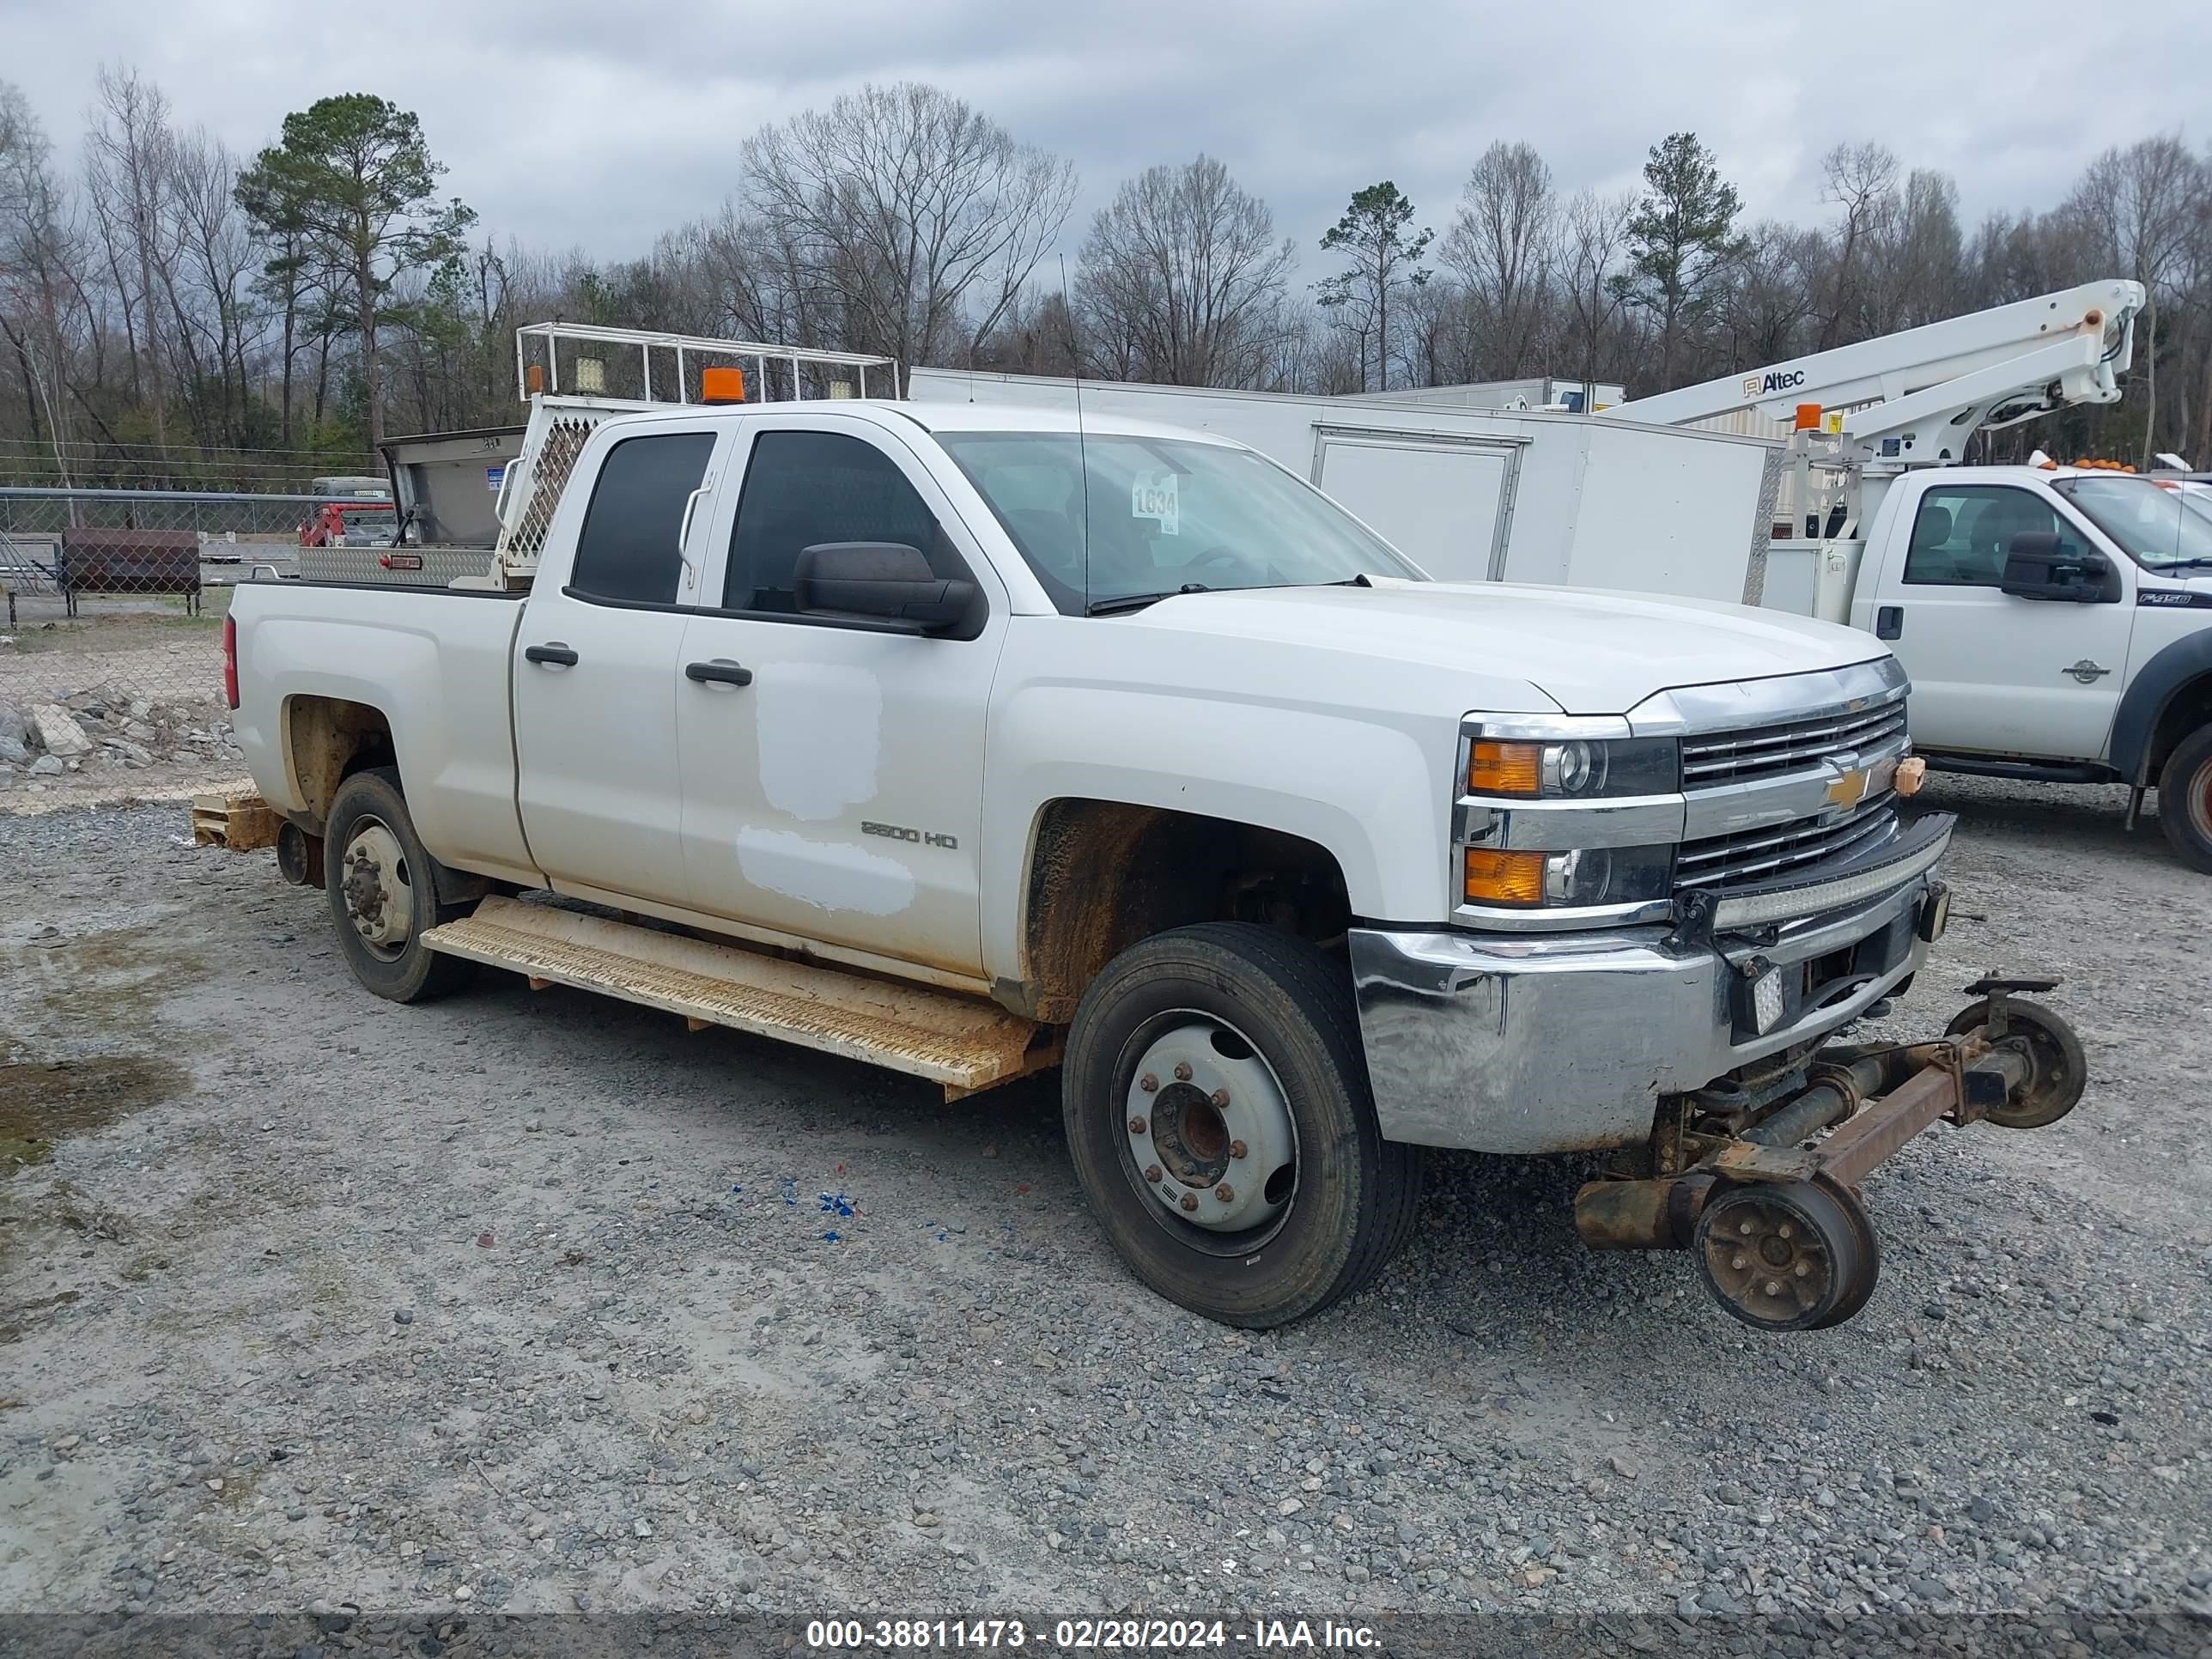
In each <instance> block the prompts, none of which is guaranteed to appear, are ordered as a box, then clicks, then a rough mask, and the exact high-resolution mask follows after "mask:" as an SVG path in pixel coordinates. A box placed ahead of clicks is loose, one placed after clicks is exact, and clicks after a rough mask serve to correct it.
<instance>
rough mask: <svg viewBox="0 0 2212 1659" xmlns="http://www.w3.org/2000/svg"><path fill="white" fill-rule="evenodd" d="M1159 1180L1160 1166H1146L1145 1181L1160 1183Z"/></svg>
mask: <svg viewBox="0 0 2212 1659" xmlns="http://www.w3.org/2000/svg"><path fill="white" fill-rule="evenodd" d="M1159 1178H1160V1166H1159V1165H1158V1164H1146V1166H1145V1179H1146V1180H1147V1181H1158V1179H1159Z"/></svg>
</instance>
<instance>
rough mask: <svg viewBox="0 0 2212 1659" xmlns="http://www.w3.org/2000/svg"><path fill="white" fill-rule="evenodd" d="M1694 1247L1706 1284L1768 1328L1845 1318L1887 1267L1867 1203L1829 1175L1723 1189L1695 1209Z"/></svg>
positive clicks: (1734, 1310) (1811, 1326)
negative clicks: (1864, 1205)
mask: <svg viewBox="0 0 2212 1659" xmlns="http://www.w3.org/2000/svg"><path fill="white" fill-rule="evenodd" d="M1693 1248H1694V1249H1695V1250H1696V1253H1697V1258H1698V1271H1699V1273H1701V1274H1703V1275H1704V1278H1705V1288H1706V1289H1708V1290H1710V1291H1711V1292H1712V1293H1713V1296H1714V1297H1715V1298H1716V1299H1717V1301H1718V1302H1719V1303H1720V1304H1721V1306H1722V1307H1723V1308H1725V1309H1727V1310H1729V1313H1731V1314H1733V1315H1735V1317H1737V1318H1738V1319H1740V1320H1741V1321H1742V1322H1744V1323H1745V1324H1747V1325H1749V1326H1751V1327H1753V1328H1754V1329H1757V1330H1762V1331H1811V1330H1820V1329H1821V1328H1824V1327H1826V1326H1829V1325H1835V1324H1839V1323H1841V1322H1843V1321H1844V1320H1846V1319H1849V1318H1850V1316H1852V1315H1853V1314H1855V1313H1857V1311H1858V1310H1860V1309H1861V1308H1863V1307H1864V1306H1865V1305H1866V1301H1867V1298H1868V1297H1869V1296H1871V1295H1873V1294H1874V1286H1875V1279H1876V1278H1877V1277H1879V1275H1880V1274H1881V1255H1880V1254H1879V1252H1878V1251H1877V1250H1876V1249H1875V1244H1874V1229H1873V1226H1872V1225H1871V1224H1870V1223H1869V1221H1868V1219H1867V1217H1866V1212H1865V1211H1864V1210H1863V1209H1862V1208H1861V1207H1860V1206H1859V1202H1858V1200H1857V1199H1856V1198H1854V1197H1852V1196H1851V1194H1850V1192H1849V1191H1848V1190H1846V1189H1845V1188H1842V1187H1839V1186H1838V1185H1836V1184H1835V1183H1834V1182H1829V1181H1810V1182H1752V1183H1748V1184H1746V1185H1744V1186H1741V1187H1730V1188H1726V1189H1725V1190H1723V1191H1721V1192H1717V1193H1716V1194H1714V1195H1713V1196H1712V1197H1711V1199H1709V1200H1707V1201H1706V1204H1705V1209H1704V1211H1703V1212H1701V1213H1700V1214H1699V1217H1698V1227H1697V1235H1696V1238H1695V1240H1694V1244H1693Z"/></svg>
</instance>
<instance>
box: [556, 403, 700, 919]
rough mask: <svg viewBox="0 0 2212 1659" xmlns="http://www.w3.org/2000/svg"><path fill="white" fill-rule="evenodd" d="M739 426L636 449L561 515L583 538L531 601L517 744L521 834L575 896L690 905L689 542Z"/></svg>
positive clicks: (561, 529)
mask: <svg viewBox="0 0 2212 1659" xmlns="http://www.w3.org/2000/svg"><path fill="white" fill-rule="evenodd" d="M727 428H728V423H727V422H722V423H720V424H719V425H703V424H702V425H698V426H690V427H684V426H671V427H659V426H656V427H651V428H644V429H642V430H640V431H638V432H636V433H635V434H633V435H629V436H625V437H623V438H621V439H619V440H617V441H616V443H615V444H614V446H613V447H611V449H609V450H608V451H607V453H606V455H605V459H604V460H603V461H602V463H601V464H600V465H599V469H598V471H596V472H595V473H594V474H592V478H591V490H590V495H589V498H588V500H587V501H584V502H583V503H581V504H579V503H575V502H571V501H563V502H562V504H561V506H560V507H559V508H558V509H557V513H558V514H559V516H558V517H556V521H555V527H554V530H553V532H552V535H551V537H550V539H551V540H553V541H554V542H556V543H558V542H559V541H561V540H562V539H564V538H565V537H566V536H567V535H568V534H569V533H574V537H575V557H574V562H573V563H571V564H570V565H568V568H566V569H565V571H556V568H554V567H553V565H552V562H551V561H550V560H549V561H548V563H547V565H546V566H545V567H544V568H541V570H540V573H539V576H538V581H537V584H536V585H535V586H533V587H532V590H531V594H530V598H529V599H528V600H526V602H525V603H526V609H525V611H524V612H523V617H522V629H521V633H520V638H519V640H518V641H517V656H516V661H515V664H514V741H515V763H516V769H517V775H518V782H517V797H518V799H519V800H520V804H521V809H522V827H523V833H524V835H525V836H526V837H527V838H528V841H529V843H530V851H531V855H532V859H533V860H535V861H536V863H537V865H538V868H539V869H541V870H543V871H544V872H545V874H546V875H547V876H548V877H549V878H550V879H551V881H552V884H553V885H554V886H555V887H556V889H557V890H561V891H563V892H573V893H582V894H586V895H587V896H606V897H608V898H610V899H611V900H612V901H614V902H619V901H620V900H621V899H622V898H624V897H635V898H641V899H649V900H653V901H657V902H661V903H665V904H679V905H680V904H681V903H683V902H684V848H683V840H682V829H683V795H682V790H681V787H680V785H679V781H678V769H677V750H676V696H677V687H678V684H680V683H681V680H682V665H681V662H680V660H679V659H680V656H681V653H682V650H683V645H684V627H685V625H686V623H688V622H689V620H690V616H691V612H692V610H693V607H694V604H695V602H696V584H695V582H694V581H693V579H692V577H691V575H690V573H691V572H693V571H696V569H697V568H698V558H699V553H698V550H697V549H696V548H692V549H690V550H686V549H685V548H684V545H683V544H682V539H681V538H682V537H683V535H684V532H685V530H686V528H687V526H688V528H689V530H690V535H691V538H693V540H694V541H695V542H696V541H697V540H698V539H699V538H702V536H703V534H704V532H705V527H706V525H705V521H706V520H707V519H708V517H709V516H710V515H709V513H706V512H699V511H694V510H693V506H692V504H693V501H694V499H695V496H696V499H697V500H698V501H702V502H703V501H708V500H711V499H712V496H711V491H712V489H713V486H714V477H715V472H716V465H715V462H716V456H717V453H718V452H719V451H720V448H721V447H723V446H724V445H725V444H726V443H727V442H728V441H729V437H728V429H727ZM702 491H704V492H708V493H706V494H700V493H699V492H702ZM570 514H575V515H577V517H578V518H579V519H580V523H578V524H577V525H576V527H575V529H574V532H570V530H569V526H568V515H570ZM687 551H688V552H689V556H690V559H691V561H692V562H691V563H690V565H689V567H687V566H686V564H685V562H684V559H685V555H686V552H687Z"/></svg>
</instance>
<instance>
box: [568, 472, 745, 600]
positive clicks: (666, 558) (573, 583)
mask: <svg viewBox="0 0 2212 1659" xmlns="http://www.w3.org/2000/svg"><path fill="white" fill-rule="evenodd" d="M713 454H714V434H713V433H711V432H663V433H655V434H652V435H647V436H645V437H640V438H625V439H623V441H621V442H620V443H618V444H617V445H616V446H615V447H613V448H612V449H610V450H609V451H608V452H607V459H605V461H604V462H603V463H601V464H600V466H599V477H597V478H596V479H594V480H593V481H592V501H591V505H590V506H588V507H586V508H585V509H584V528H583V531H582V533H581V534H580V535H579V536H578V537H577V538H576V563H575V568H574V569H573V570H572V571H571V572H570V573H569V575H568V586H570V587H572V588H574V589H575V591H576V592H577V594H578V596H579V597H580V598H584V599H612V600H616V601H617V602H624V603H630V604H646V605H673V604H675V603H676V584H677V580H678V575H679V574H680V573H681V572H682V570H683V568H684V561H683V557H682V554H681V550H679V549H678V547H677V545H676V537H677V532H678V531H679V530H681V529H682V527H683V524H684V502H685V501H689V500H690V495H691V492H692V491H693V490H695V489H698V487H699V483H700V480H701V479H702V478H704V477H706V475H707V462H708V458H709V457H711V456H712V455H713Z"/></svg>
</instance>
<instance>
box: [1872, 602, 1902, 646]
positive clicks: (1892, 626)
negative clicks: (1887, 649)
mask: <svg viewBox="0 0 2212 1659" xmlns="http://www.w3.org/2000/svg"><path fill="white" fill-rule="evenodd" d="M1904 634H1905V607H1904V606H1903V605H1882V606H1880V607H1879V608H1877V609H1876V610H1875V613H1874V636H1875V638H1876V639H1878V640H1894V639H1901V638H1902V637H1904Z"/></svg>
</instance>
